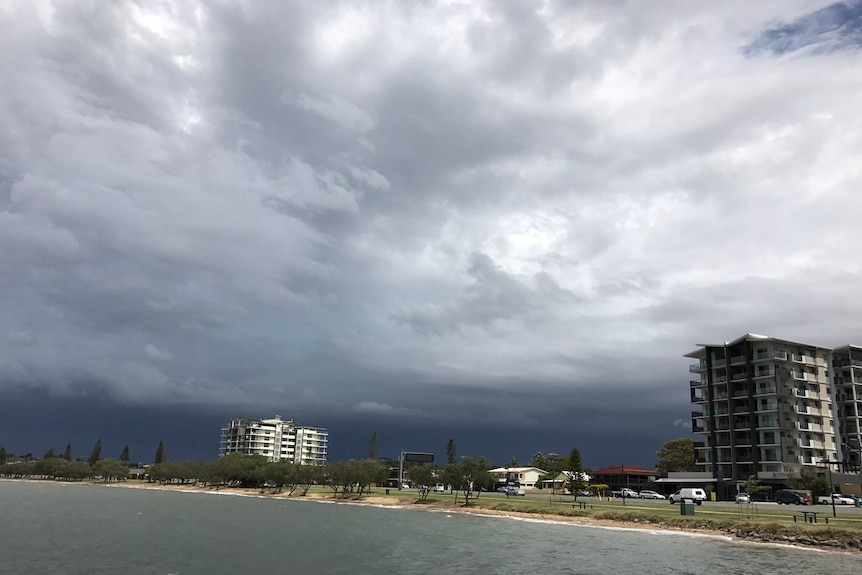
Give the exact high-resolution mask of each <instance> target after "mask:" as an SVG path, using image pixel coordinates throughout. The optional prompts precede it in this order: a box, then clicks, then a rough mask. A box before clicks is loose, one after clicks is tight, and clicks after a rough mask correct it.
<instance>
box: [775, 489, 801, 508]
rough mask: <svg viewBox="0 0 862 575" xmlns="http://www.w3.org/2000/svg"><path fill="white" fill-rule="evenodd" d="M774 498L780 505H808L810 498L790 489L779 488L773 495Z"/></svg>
mask: <svg viewBox="0 0 862 575" xmlns="http://www.w3.org/2000/svg"><path fill="white" fill-rule="evenodd" d="M772 499H773V500H775V502H776V503H778V504H779V505H808V499H806V498H805V496H804V495H802V494H801V493H798V492H796V491H791V490H789V489H779V490H778V491H776V492H775V493H774V494H773V495H772Z"/></svg>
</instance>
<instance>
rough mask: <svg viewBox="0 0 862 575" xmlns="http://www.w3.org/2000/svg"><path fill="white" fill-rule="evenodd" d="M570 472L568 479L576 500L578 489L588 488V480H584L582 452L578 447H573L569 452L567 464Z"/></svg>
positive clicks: (570, 489)
mask: <svg viewBox="0 0 862 575" xmlns="http://www.w3.org/2000/svg"><path fill="white" fill-rule="evenodd" d="M567 467H568V468H569V469H568V471H569V473H570V475H569V480H568V482H567V483H568V488H569V491H570V492H571V493H572V495H574V496H575V500H576V501H577V499H578V491H581V490H583V489H586V487H587V482H586V481H584V465H583V463H582V462H581V452H580V451H578V449H577V448H574V449H572V451H571V453H569V461H568V464H567Z"/></svg>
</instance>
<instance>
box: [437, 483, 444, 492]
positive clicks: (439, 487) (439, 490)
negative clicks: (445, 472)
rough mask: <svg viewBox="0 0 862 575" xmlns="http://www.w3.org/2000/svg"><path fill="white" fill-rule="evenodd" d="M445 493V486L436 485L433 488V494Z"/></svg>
mask: <svg viewBox="0 0 862 575" xmlns="http://www.w3.org/2000/svg"><path fill="white" fill-rule="evenodd" d="M445 492H446V486H445V485H443V484H442V483H438V484H437V485H435V486H434V493H445Z"/></svg>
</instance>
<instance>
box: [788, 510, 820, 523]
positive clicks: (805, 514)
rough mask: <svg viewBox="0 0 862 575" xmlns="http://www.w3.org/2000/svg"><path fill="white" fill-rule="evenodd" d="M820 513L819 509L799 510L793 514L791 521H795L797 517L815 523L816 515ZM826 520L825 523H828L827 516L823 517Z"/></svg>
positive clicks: (805, 521) (804, 521)
mask: <svg viewBox="0 0 862 575" xmlns="http://www.w3.org/2000/svg"><path fill="white" fill-rule="evenodd" d="M819 513H821V512H820V511H800V512H799V513H797V514H795V515H794V516H793V522H794V523H796V519H797V518H802V522H803V523H817V515H818V514H819ZM823 519H824V520H825V521H826V524H827V525H828V524H829V518H828V517H824V518H823Z"/></svg>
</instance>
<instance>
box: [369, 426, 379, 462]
mask: <svg viewBox="0 0 862 575" xmlns="http://www.w3.org/2000/svg"><path fill="white" fill-rule="evenodd" d="M368 459H377V430H376V429H375V430H374V431H372V432H371V440H370V441H369V442H368Z"/></svg>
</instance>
